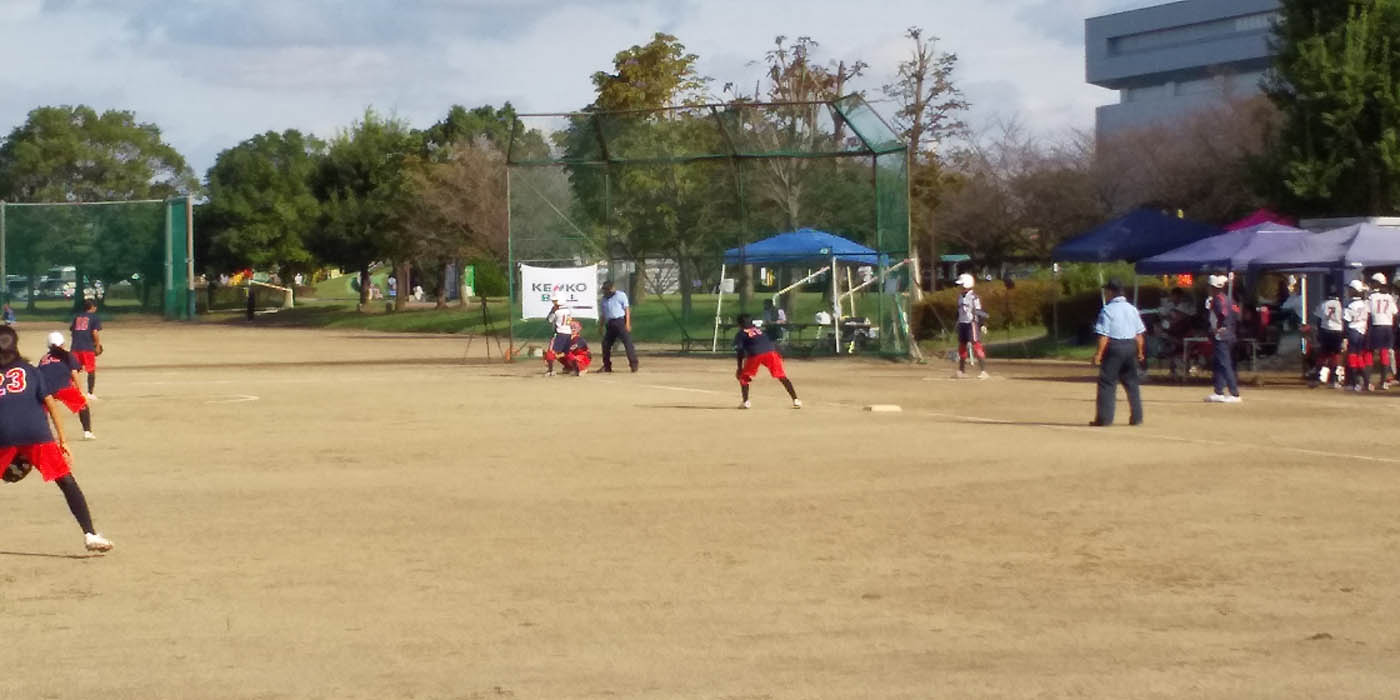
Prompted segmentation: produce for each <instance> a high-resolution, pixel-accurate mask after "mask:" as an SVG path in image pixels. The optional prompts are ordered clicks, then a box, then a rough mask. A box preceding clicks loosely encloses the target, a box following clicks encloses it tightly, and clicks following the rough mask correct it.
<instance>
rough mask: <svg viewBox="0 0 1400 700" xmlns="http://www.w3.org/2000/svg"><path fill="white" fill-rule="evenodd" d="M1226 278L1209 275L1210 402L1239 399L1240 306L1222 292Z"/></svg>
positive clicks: (1207, 311) (1231, 401)
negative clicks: (1237, 347) (1212, 390)
mask: <svg viewBox="0 0 1400 700" xmlns="http://www.w3.org/2000/svg"><path fill="white" fill-rule="evenodd" d="M1229 281H1230V278H1229V277H1226V276H1225V275H1211V276H1210V287H1211V294H1210V298H1208V299H1206V316H1207V319H1208V320H1209V321H1210V340H1211V352H1212V356H1213V360H1212V365H1211V371H1212V375H1213V378H1214V380H1215V393H1213V394H1211V395H1210V396H1207V397H1206V401H1208V402H1210V403H1239V402H1240V401H1242V399H1241V398H1240V382H1239V378H1238V377H1237V376H1235V343H1236V342H1237V341H1238V340H1239V331H1238V328H1239V322H1240V309H1239V307H1238V306H1236V305H1235V302H1234V301H1233V300H1232V299H1230V297H1229V295H1227V294H1225V285H1226V284H1227V283H1228V282H1229ZM1363 303H1364V300H1363ZM1226 389H1229V391H1230V393H1229V394H1226V393H1225V390H1226Z"/></svg>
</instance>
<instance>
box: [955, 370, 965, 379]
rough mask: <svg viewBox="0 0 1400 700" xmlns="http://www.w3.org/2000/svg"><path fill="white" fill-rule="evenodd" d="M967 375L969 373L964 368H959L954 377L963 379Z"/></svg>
mask: <svg viewBox="0 0 1400 700" xmlns="http://www.w3.org/2000/svg"><path fill="white" fill-rule="evenodd" d="M966 376H967V374H966V373H964V372H963V371H962V370H958V371H956V372H954V373H953V379H962V378H963V377H966Z"/></svg>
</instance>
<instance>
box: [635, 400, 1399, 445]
mask: <svg viewBox="0 0 1400 700" xmlns="http://www.w3.org/2000/svg"><path fill="white" fill-rule="evenodd" d="M640 386H642V387H645V388H648V389H662V390H665V391H685V392H691V393H696V394H725V393H728V392H723V391H716V390H714V389H696V388H694V387H685V386H669V385H665V384H641V385H640ZM806 404H807V405H808V406H811V405H813V404H816V405H821V404H825V405H827V406H833V407H837V408H852V409H860V408H861V407H862V406H861V405H858V404H848V403H842V402H839V401H838V402H831V401H825V402H823V401H810V400H808V401H807V402H806ZM909 413H921V414H923V415H926V416H933V417H935V418H947V419H950V420H956V421H962V422H966V423H987V424H993V425H1013V426H1021V427H1026V428H1040V429H1044V430H1069V431H1075V432H1085V433H1102V434H1106V435H1116V436H1119V437H1130V438H1133V439H1141V438H1147V439H1155V440H1164V441H1167V442H1184V443H1189V444H1195V445H1211V446H1217V447H1242V448H1248V449H1256V450H1277V451H1280V452H1293V453H1296V454H1305V455H1309V456H1312V457H1330V458H1338V457H1340V458H1343V459H1359V460H1363V461H1367V462H1384V463H1386V464H1400V459H1394V458H1391V457H1376V456H1373V455H1353V454H1345V453H1341V452H1327V451H1323V450H1310V449H1308V448H1306V447H1291V446H1288V445H1266V444H1257V443H1248V442H1227V441H1224V440H1207V439H1203V438H1188V437H1180V436H1177V435H1163V434H1161V433H1148V432H1141V431H1138V430H1132V431H1127V430H1120V431H1105V430H1104V429H1103V428H1094V427H1090V426H1088V425H1085V426H1077V425H1035V424H1031V425H1027V424H1025V423H1023V422H1019V421H1013V420H1006V419H1003V418H986V417H983V416H965V415H958V414H954V413H942V412H938V411H925V410H920V409H913V410H910V411H909Z"/></svg>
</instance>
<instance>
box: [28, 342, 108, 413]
mask: <svg viewBox="0 0 1400 700" xmlns="http://www.w3.org/2000/svg"><path fill="white" fill-rule="evenodd" d="M80 369H82V364H81V363H79V362H78V358H76V357H74V356H73V353H71V352H68V351H67V350H64V349H63V334H62V333H59V332H58V331H54V332H52V333H50V334H49V352H48V354H46V355H44V356H43V357H42V358H40V359H39V374H42V375H44V387H45V388H47V389H48V390H49V392H50V393H51V395H52V396H53V397H54V398H55V399H58V402H59V403H61V404H63V405H64V406H67V407H68V410H70V411H72V412H74V413H76V414H78V420H80V421H82V423H83V439H84V440H96V439H97V436H96V435H93V434H92V412H91V411H90V410H88V404H87V398H86V397H84V396H83V392H82V391H79V390H78V370H80Z"/></svg>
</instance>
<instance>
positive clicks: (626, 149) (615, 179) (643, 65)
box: [559, 33, 715, 309]
mask: <svg viewBox="0 0 1400 700" xmlns="http://www.w3.org/2000/svg"><path fill="white" fill-rule="evenodd" d="M697 60H698V57H697V56H696V55H695V54H692V53H688V52H686V50H685V46H684V45H683V44H682V43H681V42H680V40H678V39H677V38H676V37H674V36H671V35H669V34H662V33H658V34H656V35H655V36H654V37H653V38H652V40H651V41H650V42H648V43H647V44H644V45H638V46H633V47H631V48H628V49H626V50H623V51H620V52H618V53H617V55H616V56H615V57H614V58H613V72H611V73H609V72H605V71H599V72H597V73H595V74H594V75H593V85H594V87H595V88H596V90H597V96H596V98H595V100H594V102H593V104H591V105H589V107H588V108H587V110H586V111H587V112H588V113H589V114H588V115H587V116H583V117H580V118H577V119H575V120H574V121H573V122H572V124H571V125H570V126H569V127H568V129H566V131H565V132H564V133H562V134H560V135H559V141H560V143H561V145H562V146H563V147H564V150H565V153H566V156H567V157H568V158H569V159H571V160H577V161H592V162H594V163H596V162H597V161H598V160H600V159H602V158H605V157H607V158H612V159H614V160H616V159H621V158H626V157H629V156H638V155H652V156H660V157H666V156H668V155H675V154H684V153H694V152H711V153H712V152H715V151H713V150H709V151H697V150H696V149H700V148H704V147H706V146H705V145H704V144H700V143H697V142H695V141H694V139H695V137H696V135H697V131H696V130H695V129H694V127H693V123H694V121H695V120H694V119H693V118H691V117H690V116H689V115H687V114H686V113H685V112H684V111H658V112H637V113H635V114H630V115H616V114H600V113H606V112H614V111H618V110H662V109H665V108H669V107H679V106H684V105H693V104H697V103H699V102H701V101H702V98H703V94H704V92H703V91H704V88H705V85H706V79H705V78H704V77H703V76H701V75H700V74H699V73H698V72H697V71H696V69H695V62H696V61H697ZM710 132H711V133H715V132H714V129H713V128H712V127H711V129H710ZM600 140H601V141H602V142H603V143H601V144H600ZM711 148H713V147H712V146H711ZM569 177H570V181H571V183H572V185H573V188H574V192H575V195H576V197H577V200H578V202H579V206H580V208H581V209H582V211H581V212H580V213H582V214H583V215H584V216H581V217H577V218H579V219H582V220H588V221H592V222H596V223H595V224H594V225H593V226H591V227H590V228H591V230H589V231H587V232H586V233H588V234H589V235H591V236H592V237H593V238H594V244H595V246H596V247H597V248H598V249H601V250H603V251H604V252H605V253H606V254H607V255H608V257H609V259H614V260H615V259H616V258H619V257H621V258H627V259H631V260H633V261H636V262H637V264H638V265H637V273H636V274H633V275H632V276H631V278H630V280H629V285H628V293H629V295H630V296H631V297H632V298H633V299H634V300H638V301H640V299H641V298H642V294H643V292H644V290H645V286H646V285H645V266H644V264H643V263H644V262H645V261H646V260H647V259H648V258H651V257H656V256H657V255H659V254H667V253H671V254H674V253H675V252H676V250H677V249H678V248H679V247H685V246H688V245H689V244H690V241H693V240H694V238H695V237H696V236H697V235H699V229H698V228H697V227H696V226H694V225H693V222H692V221H689V220H687V219H686V218H685V217H684V216H681V215H680V214H679V212H678V209H677V207H676V206H675V205H676V204H677V203H678V201H679V199H678V198H679V197H681V196H682V195H683V193H685V192H687V191H691V190H693V189H695V188H696V187H697V186H698V184H697V182H696V179H697V178H699V175H698V174H697V173H696V172H694V171H693V170H687V169H686V166H684V165H682V164H679V163H658V164H655V165H617V164H612V163H609V164H608V165H605V166H598V165H577V166H571V167H570V169H569ZM681 264H682V266H683V268H684V266H685V263H684V262H682V263H681ZM613 269H614V270H615V269H616V267H613ZM690 273H691V271H690V270H689V269H682V271H681V278H682V279H681V280H680V286H681V289H682V290H683V300H682V305H683V307H685V308H687V309H688V307H689V294H690V289H691V283H690V277H689V275H690Z"/></svg>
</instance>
